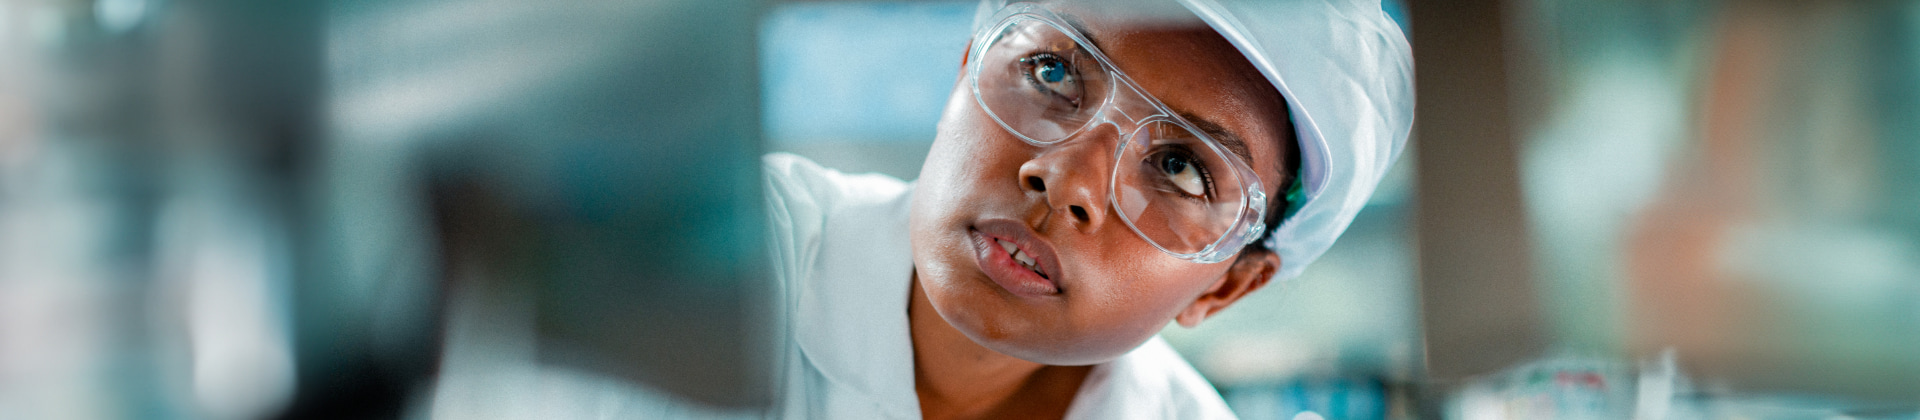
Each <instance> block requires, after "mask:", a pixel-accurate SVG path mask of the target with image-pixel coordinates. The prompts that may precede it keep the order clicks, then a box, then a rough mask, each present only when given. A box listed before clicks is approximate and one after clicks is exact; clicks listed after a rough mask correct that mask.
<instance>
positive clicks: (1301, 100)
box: [973, 0, 1413, 280]
mask: <svg viewBox="0 0 1920 420" xmlns="http://www.w3.org/2000/svg"><path fill="white" fill-rule="evenodd" d="M1179 2H1180V3H1181V4H1183V5H1185V6H1186V7H1187V9H1188V10H1191V11H1193V13H1194V15H1196V16H1199V17H1200V19H1201V20H1203V21H1206V22H1207V25H1209V26H1212V27H1213V29H1214V30H1215V31H1219V32H1220V35H1221V36H1222V37H1225V38H1226V39H1227V41H1228V42H1231V43H1232V44H1233V46H1234V47H1235V48H1238V49H1239V50H1240V53H1241V54H1244V55H1246V57H1247V61H1250V62H1252V63H1253V66H1254V68H1257V69H1260V72H1261V73H1263V74H1265V75H1266V76H1267V81H1269V82H1272V83H1273V86H1274V88H1275V89H1278V90H1279V91H1280V95H1281V96H1282V97H1285V98H1286V100H1287V107H1288V109H1289V110H1290V112H1292V114H1293V115H1292V118H1293V124H1294V131H1295V132H1296V135H1297V138H1298V140H1299V143H1300V152H1301V153H1300V166H1301V167H1300V175H1301V181H1302V182H1303V185H1302V186H1303V187H1304V188H1303V189H1304V191H1303V193H1304V194H1303V196H1304V198H1305V200H1303V202H1301V203H1292V204H1291V205H1292V206H1294V207H1296V208H1297V209H1298V210H1296V211H1295V212H1294V214H1293V215H1291V216H1288V217H1287V219H1286V220H1285V221H1283V222H1281V223H1280V226H1278V227H1276V228H1274V229H1273V232H1272V233H1269V234H1268V235H1267V238H1266V240H1265V243H1264V244H1265V245H1266V247H1267V249H1270V250H1273V251H1275V252H1277V253H1279V254H1280V261H1281V265H1280V272H1279V273H1278V274H1276V275H1275V276H1274V278H1275V279H1276V280H1285V279H1291V278H1294V277H1297V276H1299V275H1300V272H1301V271H1302V270H1305V269H1306V267H1307V264H1308V263H1311V262H1313V260H1315V259H1318V258H1320V254H1324V253H1326V252H1327V248H1329V247H1332V246H1333V241H1334V240H1335V239H1338V238H1339V237H1340V233H1341V232H1345V231H1346V230H1347V225H1348V224H1351V223H1353V217H1354V215H1356V214H1359V213H1360V209H1361V208H1363V207H1365V206H1366V205H1367V199H1368V197H1370V196H1372V195H1373V189H1374V187H1375V186H1377V185H1379V183H1380V178H1381V177H1383V176H1385V175H1386V172H1387V168H1388V167H1389V166H1391V165H1392V164H1393V160H1394V159H1396V158H1398V157H1399V156H1400V150H1401V149H1402V148H1404V146H1405V145H1406V142H1407V134H1408V132H1409V131H1411V130H1412V127H1413V50H1412V48H1411V47H1410V46H1409V45H1408V44H1407V37H1406V35H1405V34H1403V33H1401V32H1400V27H1399V26H1398V25H1396V24H1395V23H1394V21H1393V19H1392V18H1390V17H1388V16H1387V13H1386V12H1385V11H1384V10H1382V9H1381V8H1380V1H1379V0H1179ZM1005 4H1007V2H1006V1H1004V0H985V1H982V2H981V3H980V9H979V12H978V13H977V14H976V15H975V18H974V25H973V26H974V30H975V31H976V32H978V31H979V29H980V28H981V27H983V26H986V25H991V24H993V23H994V22H984V20H986V19H987V18H988V17H990V16H992V15H993V13H994V12H995V11H997V10H999V8H1000V7H1002V6H1004V5H1005ZM1286 195H1287V186H1285V185H1282V186H1280V187H1279V191H1278V194H1276V198H1278V197H1284V196H1286ZM1281 211H1285V210H1284V209H1281Z"/></svg>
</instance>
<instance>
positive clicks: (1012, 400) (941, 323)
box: [907, 273, 1091, 419]
mask: <svg viewBox="0 0 1920 420" xmlns="http://www.w3.org/2000/svg"><path fill="white" fill-rule="evenodd" d="M912 290H913V292H912V295H913V296H912V300H911V301H910V303H909V304H908V305H907V322H908V325H909V328H910V329H911V330H912V336H913V373H914V390H915V391H916V392H917V393H918V394H919V396H920V413H921V416H922V417H923V418H926V419H968V418H1000V417H1008V415H1013V414H1019V415H1018V416H1017V417H1022V418H1034V417H1050V418H1059V417H1061V416H1063V415H1065V414H1066V409H1067V406H1068V405H1069V404H1071V403H1072V402H1073V395H1074V394H1075V393H1077V392H1078V391H1079V389H1080V382H1081V381H1082V380H1084V379H1085V378H1086V374H1087V372H1088V371H1090V370H1091V367H1089V366H1048V365H1042V364H1039V363H1034V362H1029V361H1026V360H1022V359H1020V358H1016V357H1012V356H1008V355H1005V354H1001V353H1000V352H996V351H993V350H992V349H988V348H986V347H983V346H981V345H980V344H979V343H975V342H974V341H973V339H970V338H967V336H966V335H965V334H962V333H961V332H960V330H958V329H954V328H953V325H952V324H948V323H947V321H946V320H945V319H943V318H941V317H940V314H939V313H936V312H934V309H933V303H932V302H931V301H928V300H927V295H926V292H925V291H924V290H922V289H921V287H920V279H919V275H918V274H917V273H916V274H915V275H914V277H913V287H912Z"/></svg>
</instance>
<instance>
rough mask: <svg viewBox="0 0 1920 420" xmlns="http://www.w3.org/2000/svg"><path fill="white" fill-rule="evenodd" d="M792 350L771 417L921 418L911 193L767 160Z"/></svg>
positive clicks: (876, 178)
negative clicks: (909, 311) (911, 307)
mask: <svg viewBox="0 0 1920 420" xmlns="http://www.w3.org/2000/svg"><path fill="white" fill-rule="evenodd" d="M762 164H763V171H764V173H765V176H766V196H767V210H768V217H769V227H770V228H771V229H770V230H771V232H770V233H771V236H770V238H769V239H770V240H771V245H772V246H773V252H774V258H775V260H776V261H775V264H776V265H775V267H776V270H775V271H776V273H775V277H776V279H777V280H778V283H779V285H780V287H781V289H782V290H781V294H782V295H783V296H785V297H786V300H785V302H784V303H785V304H786V305H788V312H787V314H788V321H789V324H788V325H789V328H790V331H791V339H792V341H791V342H790V344H791V346H790V347H789V348H788V350H789V351H788V352H787V354H786V357H785V358H784V360H785V362H784V364H785V367H784V368H783V369H781V371H782V372H783V374H784V375H785V378H784V379H783V380H782V382H783V384H784V385H783V386H784V388H785V391H783V392H782V394H783V395H784V398H782V400H781V402H780V403H778V404H777V407H775V408H774V410H772V411H771V412H770V413H769V414H770V415H769V417H770V418H876V419H880V418H898V419H910V418H917V417H918V416H919V406H918V401H917V400H916V398H915V396H914V393H913V373H912V372H913V360H912V358H911V357H912V351H913V350H912V343H911V342H910V341H909V339H908V334H909V332H908V328H907V324H906V302H907V298H908V295H907V293H908V287H909V282H908V278H909V277H908V276H909V275H910V274H911V270H912V252H911V250H910V248H911V247H910V244H909V241H908V239H907V218H908V208H909V207H910V202H911V200H910V199H911V197H912V184H911V183H908V182H905V181H901V180H899V179H897V178H893V177H889V176H885V175H877V174H846V173H841V172H839V171H835V170H833V169H828V168H825V167H821V166H820V165H818V164H815V163H813V162H812V161H809V160H807V159H806V158H803V157H799V156H795V155H791V154H785V153H774V154H769V155H766V156H765V157H763V158H762Z"/></svg>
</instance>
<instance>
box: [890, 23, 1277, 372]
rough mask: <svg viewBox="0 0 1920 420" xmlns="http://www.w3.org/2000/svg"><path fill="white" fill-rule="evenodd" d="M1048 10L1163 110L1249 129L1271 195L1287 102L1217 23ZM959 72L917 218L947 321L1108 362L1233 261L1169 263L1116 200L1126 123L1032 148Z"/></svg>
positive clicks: (1055, 360) (1053, 359) (1030, 352)
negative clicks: (1027, 260)
mask: <svg viewBox="0 0 1920 420" xmlns="http://www.w3.org/2000/svg"><path fill="white" fill-rule="evenodd" d="M1052 9H1053V10H1054V11H1055V12H1057V13H1059V14H1061V15H1063V16H1068V18H1069V19H1072V20H1077V21H1079V22H1078V23H1080V24H1081V25H1082V26H1084V31H1085V33H1086V34H1087V35H1088V36H1089V37H1090V38H1092V39H1093V42H1094V43H1095V44H1096V45H1098V48H1100V49H1101V50H1102V51H1104V52H1105V53H1106V54H1107V55H1108V57H1109V58H1110V59H1111V60H1112V61H1113V62H1114V64H1115V65H1116V66H1118V67H1119V68H1120V70H1121V71H1123V72H1125V73H1126V74H1127V75H1128V76H1130V77H1132V78H1133V80H1134V81H1135V82H1138V83H1139V84H1140V85H1141V87H1143V88H1145V89H1146V90H1147V91H1148V93H1150V94H1151V95H1153V96H1155V97H1157V98H1159V99H1160V101H1161V102H1162V103H1164V104H1166V105H1167V106H1168V107H1169V108H1171V109H1173V110H1175V111H1176V112H1180V113H1182V114H1184V116H1185V117H1186V118H1187V119H1188V120H1189V121H1191V122H1194V123H1195V124H1196V125H1199V126H1201V127H1207V126H1215V128H1218V129H1219V130H1214V131H1215V132H1214V133H1210V134H1212V135H1213V137H1215V138H1217V139H1219V138H1225V137H1235V138H1238V139H1241V140H1243V141H1244V143H1245V144H1246V147H1247V151H1248V152H1249V154H1250V155H1251V157H1252V160H1251V161H1250V162H1248V164H1249V165H1248V166H1250V167H1252V168H1253V169H1254V171H1255V172H1256V173H1257V174H1258V175H1259V177H1260V179H1261V182H1262V183H1263V185H1264V186H1265V188H1266V190H1267V191H1266V192H1267V195H1268V196H1269V197H1278V195H1276V194H1275V189H1276V187H1275V186H1277V185H1280V181H1282V180H1283V178H1282V177H1281V175H1280V174H1279V172H1278V170H1277V169H1278V168H1279V165H1278V162H1281V161H1282V159H1283V158H1284V157H1285V156H1283V155H1282V153H1284V149H1283V148H1282V147H1281V146H1280V145H1281V144H1283V143H1281V142H1282V141H1293V140H1292V136H1291V131H1290V130H1291V128H1290V127H1289V126H1288V124H1287V123H1286V122H1285V118H1284V115H1286V114H1285V106H1286V105H1285V103H1284V102H1283V101H1282V99H1281V98H1280V95H1279V94H1278V93H1276V92H1275V91H1274V89H1273V87H1272V85H1271V84H1269V83H1268V82H1267V81H1266V79H1265V78H1264V77H1263V76H1261V75H1260V73H1259V72H1258V71H1257V70H1256V69H1254V68H1253V66H1252V65H1251V64H1249V63H1248V62H1247V60H1246V59H1245V58H1244V57H1243V56H1241V55H1240V53H1239V52H1238V51H1237V50H1235V49H1234V47H1233V46H1232V45H1231V44H1228V43H1227V41H1226V40H1225V39H1223V38H1221V37H1220V35H1219V34H1217V33H1216V32H1214V31H1213V30H1212V29H1210V28H1208V27H1207V26H1205V25H1204V24H1203V23H1200V22H1199V21H1197V20H1183V21H1179V22H1178V24H1170V23H1168V22H1166V21H1160V22H1158V23H1154V24H1142V23H1140V21H1139V20H1135V19H1130V18H1122V17H1117V16H1114V15H1111V14H1102V13H1099V12H1097V11H1092V10H1087V8H1084V7H1080V8H1076V7H1066V6H1061V7H1052ZM964 79H965V76H964V74H963V76H962V80H961V81H960V83H956V84H955V86H954V90H953V94H952V97H951V98H950V99H949V100H948V102H947V108H946V110H945V114H944V115H943V116H942V118H941V121H940V126H939V135H938V137H937V138H936V139H935V141H934V145H933V148H932V150H931V152H930V153H929V154H928V156H927V161H926V164H925V166H924V167H923V169H922V170H921V172H920V180H919V184H918V186H917V187H916V190H915V193H914V194H915V196H914V209H913V217H912V222H911V223H912V232H913V233H912V235H913V248H914V266H915V270H916V274H917V275H918V277H919V281H920V285H921V288H922V289H923V290H924V291H925V293H926V296H927V299H928V300H929V301H930V302H931V303H932V304H933V307H934V309H935V310H936V311H937V312H939V314H940V317H941V318H943V319H945V320H946V321H947V323H949V324H952V325H953V326H954V327H955V328H957V329H959V330H960V331H961V332H962V333H964V334H966V335H967V336H968V337H969V338H972V339H973V340H974V341H975V342H977V343H980V344H981V345H983V346H986V347H987V348H990V349H993V350H994V351H998V352H1000V353H1003V354H1007V355H1010V356H1014V357H1019V358H1022V359H1026V360H1029V361H1033V362H1038V363H1045V364H1054V365H1084V364H1093V363H1100V362H1104V361H1108V360H1112V359H1113V358H1116V357H1118V356H1120V355H1121V354H1124V353H1125V352H1127V351H1129V350H1131V349H1133V348H1134V347H1137V346H1139V344H1140V343H1142V342H1144V341H1145V340H1147V339H1148V338H1150V337H1152V336H1153V334H1155V333H1156V332H1158V331H1159V330H1160V329H1161V328H1162V327H1164V326H1165V325H1166V324H1167V322H1168V321H1169V320H1171V319H1173V318H1174V316H1175V315H1176V314H1180V313H1181V312H1182V311H1186V310H1188V309H1189V307H1191V306H1194V305H1195V303H1196V301H1198V300H1201V299H1203V298H1204V297H1205V296H1207V295H1210V292H1211V291H1212V290H1214V289H1215V286H1217V285H1218V284H1220V283H1221V280H1222V279H1223V278H1226V277H1227V274H1228V272H1229V268H1231V267H1232V266H1233V264H1234V263H1235V259H1229V260H1228V261H1225V262H1220V263H1215V264H1196V263H1193V262H1189V261H1186V260H1182V259H1178V258H1175V257H1173V256H1171V255H1168V254H1166V253H1164V252H1161V251H1160V250H1159V249H1157V248H1154V246H1153V245H1152V244H1149V243H1148V242H1147V241H1146V240H1144V239H1142V238H1141V237H1140V236H1139V235H1138V234H1136V233H1134V232H1133V231H1132V230H1130V229H1129V228H1128V227H1127V225H1126V224H1125V223H1124V222H1122V221H1121V219H1120V218H1119V216H1118V215H1117V214H1114V213H1113V212H1112V211H1111V210H1112V209H1111V207H1110V205H1109V201H1108V197H1107V192H1108V191H1110V190H1109V189H1108V180H1109V176H1110V175H1111V174H1112V173H1113V165H1115V164H1116V163H1115V162H1112V160H1113V159H1114V158H1113V152H1114V150H1115V144H1116V142H1117V141H1119V139H1118V138H1117V137H1118V136H1119V134H1120V133H1117V132H1116V131H1115V130H1114V129H1112V128H1111V127H1102V128H1099V129H1094V130H1088V131H1082V132H1080V133H1078V134H1075V135H1074V137H1072V138H1069V139H1067V140H1066V141H1063V142H1061V143H1059V144H1056V145H1053V146H1049V147H1046V148H1041V147H1035V146H1032V145H1029V144H1027V143H1025V142H1023V141H1021V140H1020V139H1019V138H1018V137H1015V136H1014V135H1013V134H1011V133H1008V132H1007V131H1006V130H1005V129H1003V128H1001V126H1000V125H999V124H998V123H996V122H994V120H992V119H991V118H990V117H988V116H987V115H986V114H985V113H984V112H983V111H982V110H981V109H980V107H979V105H978V103H977V102H976V101H975V100H974V98H973V94H972V92H971V91H970V90H968V89H967V83H965V80H964ZM1223 142H1226V140H1223ZM1001 242H1006V243H1011V244H1015V245H1017V246H1018V248H1017V249H1016V251H1017V253H1021V254H1025V256H1031V257H1032V259H1033V260H1035V261H1036V262H1035V264H1037V265H1038V267H1039V268H1040V270H1041V271H1042V272H1044V273H1046V274H1047V275H1046V276H1044V277H1043V276H1040V275H1037V274H1036V273H1034V272H1032V271H1031V270H1028V269H1026V268H1025V267H1023V266H1022V265H1020V263H1018V262H1016V261H1015V259H1014V258H1013V254H1016V252H1008V251H1005V250H1004V248H1003V247H1002V245H1001ZM1275 268H1277V267H1275ZM1255 288H1257V286H1255ZM1233 298H1234V299H1237V296H1234V297H1233ZM1228 303H1230V301H1229V302H1228Z"/></svg>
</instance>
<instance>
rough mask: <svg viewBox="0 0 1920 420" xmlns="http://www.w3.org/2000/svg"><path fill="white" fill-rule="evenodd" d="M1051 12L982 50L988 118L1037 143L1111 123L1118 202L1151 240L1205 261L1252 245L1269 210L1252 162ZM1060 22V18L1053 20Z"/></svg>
mask: <svg viewBox="0 0 1920 420" xmlns="http://www.w3.org/2000/svg"><path fill="white" fill-rule="evenodd" d="M1042 15H1045V13H1036V14H1014V15H1010V17H1008V18H1007V19H1006V20H1004V21H1003V23H1002V24H1001V25H1000V26H997V27H996V28H997V30H996V31H995V32H993V33H990V34H988V35H987V39H984V40H981V42H980V43H979V44H976V48H980V50H979V51H976V54H975V56H974V62H973V63H971V64H972V66H973V67H972V68H970V69H969V71H970V72H972V73H971V74H972V78H973V80H972V83H973V90H974V96H975V98H976V99H977V100H978V101H979V103H980V106H981V108H982V109H983V110H985V111H986V113H987V115H988V116H990V117H992V118H993V119H994V120H995V121H997V122H999V123H1000V125H1001V126H1002V127H1005V128H1006V129H1007V131H1009V132H1011V133H1013V134H1015V135H1017V136H1019V137H1020V138H1022V139H1023V140H1025V141H1027V142H1029V143H1032V144H1035V145H1050V144H1053V143H1056V142H1060V141H1064V140H1066V139H1068V138H1072V137H1074V136H1075V135H1077V134H1080V133H1081V132H1082V131H1085V130H1088V129H1089V127H1093V126H1098V125H1112V126H1113V127H1112V128H1113V129H1114V130H1113V131H1111V132H1113V133H1117V137H1118V138H1117V139H1115V140H1116V141H1117V142H1118V143H1119V144H1117V145H1116V147H1117V148H1118V150H1116V151H1115V155H1114V156H1115V157H1116V159H1115V160H1114V167H1113V175H1112V184H1111V185H1110V189H1111V194H1112V195H1111V201H1112V204H1113V206H1114V207H1115V210H1116V211H1118V212H1119V213H1120V217H1121V218H1122V219H1123V220H1124V221H1126V223H1127V224H1128V225H1129V226H1130V227H1132V228H1133V230H1134V231H1135V232H1138V233H1139V234H1140V235H1141V236H1142V237H1144V238H1146V239H1147V241H1148V242H1150V243H1152V244H1153V245H1155V246H1157V247H1159V248H1160V249H1162V250H1165V251H1167V252H1168V253H1171V254H1174V255H1176V256H1179V257H1181V258H1186V259H1190V260H1194V261H1197V262H1218V261H1221V260H1224V259H1225V256H1227V255H1230V253H1232V252H1237V251H1238V250H1239V248H1240V247H1241V246H1242V245H1243V244H1244V241H1245V239H1246V237H1247V234H1246V233H1245V232H1243V231H1245V230H1247V229H1246V226H1247V225H1249V224H1257V223H1258V221H1259V219H1260V213H1261V210H1264V208H1261V209H1251V207H1252V206H1253V205H1261V206H1263V205H1264V204H1250V203H1264V197H1248V196H1247V194H1249V192H1250V191H1253V194H1255V195H1258V194H1259V193H1258V192H1257V191H1258V183H1259V180H1257V179H1254V178H1253V176H1252V172H1251V171H1250V169H1248V168H1247V165H1246V164H1245V163H1244V162H1241V161H1240V160H1239V159H1238V158H1235V157H1233V155H1231V154H1230V152H1227V151H1226V150H1223V149H1222V148H1221V147H1220V146H1219V145H1218V144H1217V143H1214V142H1213V141H1212V140H1209V137H1208V136H1205V135H1203V134H1201V133H1198V132H1195V131H1194V129H1193V128H1192V127H1191V125H1190V124H1185V123H1182V122H1178V121H1179V120H1178V117H1176V116H1173V115H1172V114H1171V113H1170V112H1168V111H1166V110H1165V109H1164V107H1162V106H1160V105H1158V104H1157V102H1155V101H1153V100H1152V99H1151V98H1150V96H1148V95H1147V94H1146V93H1145V92H1142V91H1139V90H1137V89H1136V88H1135V87H1133V86H1134V85H1133V84H1132V83H1131V82H1126V81H1124V79H1125V78H1124V76H1120V75H1119V73H1118V71H1117V70H1114V69H1113V67H1112V64H1111V63H1109V62H1107V61H1106V60H1105V59H1104V58H1102V57H1101V56H1100V55H1099V54H1098V53H1097V52H1095V51H1094V49H1093V48H1090V47H1086V46H1084V45H1083V44H1081V42H1080V41H1078V40H1077V37H1076V36H1074V35H1072V32H1069V30H1068V29H1065V28H1064V26H1061V25H1060V24H1058V23H1050V19H1046V18H1043V17H1042ZM1054 20H1057V19H1054Z"/></svg>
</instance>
